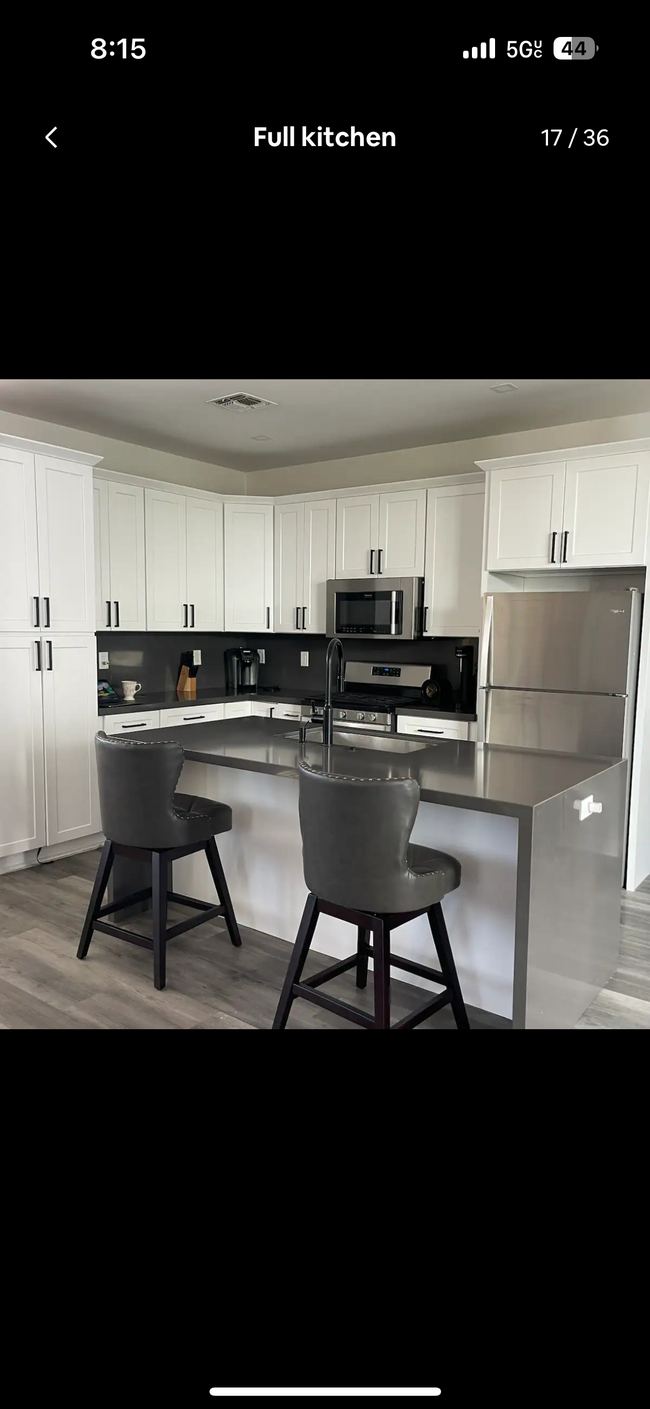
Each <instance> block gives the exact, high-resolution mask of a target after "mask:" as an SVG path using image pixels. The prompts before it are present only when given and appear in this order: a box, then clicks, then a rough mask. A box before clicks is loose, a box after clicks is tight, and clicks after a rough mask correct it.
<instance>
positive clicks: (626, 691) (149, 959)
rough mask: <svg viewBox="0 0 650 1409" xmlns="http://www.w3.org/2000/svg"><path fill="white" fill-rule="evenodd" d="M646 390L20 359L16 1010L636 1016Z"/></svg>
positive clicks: (5, 738)
mask: <svg viewBox="0 0 650 1409" xmlns="http://www.w3.org/2000/svg"><path fill="white" fill-rule="evenodd" d="M649 506H650V379H647V380H576V381H570V380H568V381H565V380H555V381H552V380H541V381H534V380H525V379H521V378H516V377H515V378H513V379H512V380H501V381H499V380H496V379H492V380H490V379H486V380H450V381H444V380H437V379H423V380H408V379H393V380H390V379H388V380H373V379H356V380H355V379H351V380H327V379H315V380H308V379H296V380H291V379H284V380H283V379H273V378H255V377H253V378H239V377H237V378H212V379H205V380H187V379H185V380H178V381H175V380H160V379H158V380H131V381H119V380H111V379H109V380H96V381H95V380H80V381H74V380H63V381H53V380H52V381H51V380H43V381H39V380H33V381H32V380H13V381H12V380H0V663H1V665H2V674H3V683H2V689H1V690H0V725H1V727H0V1028H1V1029H5V1030H8V1029H41V1028H43V1029H61V1030H68V1029H72V1030H111V1029H112V1030H128V1029H149V1028H151V1029H155V1030H169V1029H173V1030H187V1029H196V1030H203V1029H205V1030H208V1031H215V1030H244V1031H246V1030H248V1031H251V1030H252V1031H256V1030H261V1031H292V1030H310V1031H313V1030H318V1031H328V1030H338V1031H354V1030H356V1029H366V1030H368V1029H370V1030H378V1029H393V1028H403V1029H410V1028H413V1029H421V1030H424V1031H440V1030H444V1031H446V1030H449V1031H456V1030H458V1029H462V1030H467V1029H474V1030H477V1031H494V1030H497V1031H499V1030H510V1029H531V1028H535V1029H540V1028H541V1029H548V1030H557V1029H567V1028H572V1029H578V1030H585V1029H589V1030H593V1029H644V1028H645V1029H647V1028H650V704H649V701H650V680H649V671H650V612H648V611H646V609H645V591H646V573H647V568H648V562H649V553H650V537H649V522H648V515H649Z"/></svg>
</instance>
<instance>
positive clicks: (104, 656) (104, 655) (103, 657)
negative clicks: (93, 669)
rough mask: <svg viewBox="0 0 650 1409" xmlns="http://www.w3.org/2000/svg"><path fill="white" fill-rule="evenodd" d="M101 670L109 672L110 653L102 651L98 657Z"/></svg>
mask: <svg viewBox="0 0 650 1409" xmlns="http://www.w3.org/2000/svg"><path fill="white" fill-rule="evenodd" d="M97 659H98V661H99V669H100V670H108V651H100V652H99V654H98V657H97Z"/></svg>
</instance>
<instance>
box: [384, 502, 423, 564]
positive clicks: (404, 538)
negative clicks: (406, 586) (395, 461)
mask: <svg viewBox="0 0 650 1409" xmlns="http://www.w3.org/2000/svg"><path fill="white" fill-rule="evenodd" d="M426 511H427V491H426V489H400V490H397V491H396V492H395V493H393V494H380V496H379V550H378V553H377V558H376V569H377V572H378V573H380V574H381V575H382V576H384V577H422V574H423V572H424V528H425V520H426Z"/></svg>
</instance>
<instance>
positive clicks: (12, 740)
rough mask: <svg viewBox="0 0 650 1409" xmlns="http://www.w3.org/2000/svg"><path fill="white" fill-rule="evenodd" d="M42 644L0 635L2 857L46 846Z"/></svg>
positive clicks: (28, 639)
mask: <svg viewBox="0 0 650 1409" xmlns="http://www.w3.org/2000/svg"><path fill="white" fill-rule="evenodd" d="M42 644H43V643H42V642H41V641H40V640H37V639H36V638H35V637H34V635H33V634H32V635H31V636H19V635H14V636H10V635H7V636H0V671H1V672H2V680H3V689H2V690H0V778H1V779H2V787H0V856H11V855H13V854H15V853H16V852H21V851H33V850H34V848H35V847H37V846H44V845H45V778H44V774H43V705H42V685H41V681H42V678H43V676H42V672H40V671H39V669H38V666H39V652H40V651H41V648H42Z"/></svg>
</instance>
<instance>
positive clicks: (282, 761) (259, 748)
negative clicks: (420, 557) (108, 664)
mask: <svg viewBox="0 0 650 1409" xmlns="http://www.w3.org/2000/svg"><path fill="white" fill-rule="evenodd" d="M289 732H290V730H289V725H288V722H287V720H280V719H277V720H274V719H256V718H252V719H232V720H227V721H224V722H223V723H209V722H208V723H205V724H187V725H184V726H183V727H182V728H171V727H167V728H164V729H154V730H151V731H150V732H148V733H147V736H146V738H147V741H150V742H152V743H153V742H154V741H155V740H156V739H174V740H175V741H176V742H177V743H179V744H181V746H182V748H183V749H184V751H185V756H186V758H187V759H188V761H189V760H192V761H195V762H198V763H213V764H218V765H220V766H222V767H226V768H243V769H246V770H247V771H250V772H257V773H275V774H277V775H278V776H280V777H289V778H296V777H297V776H298V764H299V762H300V760H301V758H304V761H305V762H306V763H308V764H309V766H310V767H311V768H321V769H322V768H323V763H324V760H323V748H322V745H320V744H308V745H306V746H305V747H304V748H302V749H301V745H300V743H299V741H298V740H297V739H295V738H287V737H286V735H287V733H289ZM143 742H145V741H144V740H143ZM360 742H361V740H360ZM626 767H627V765H626V764H625V763H621V762H620V761H619V760H615V759H613V760H607V759H602V758H574V757H571V756H569V755H566V754H554V753H533V752H530V751H525V750H522V749H510V748H496V747H492V746H488V745H486V744H474V743H457V742H455V741H453V740H448V739H440V740H436V741H432V742H427V744H426V745H425V747H424V748H423V749H420V750H418V752H416V753H411V754H398V753H395V754H391V753H389V752H385V753H381V754H379V753H371V752H370V751H368V750H364V749H363V748H361V747H355V748H339V747H334V748H333V749H332V750H331V757H330V766H329V771H330V772H332V773H339V774H343V775H345V776H347V777H356V778H416V779H417V781H418V783H419V785H420V792H421V799H422V801H423V802H437V803H444V804H445V805H446V806H448V807H466V808H469V809H470V810H471V811H476V812H494V813H500V814H505V815H507V816H511V817H529V816H530V814H531V812H532V809H533V808H534V807H536V806H538V805H539V804H540V803H542V802H547V801H548V799H549V798H551V797H556V796H557V795H558V794H559V793H563V792H565V791H566V789H567V788H573V787H576V786H577V785H579V784H581V783H583V782H586V780H587V779H589V780H591V779H593V778H597V777H598V775H599V774H602V773H604V772H606V771H608V770H609V769H610V768H619V769H620V768H626Z"/></svg>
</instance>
